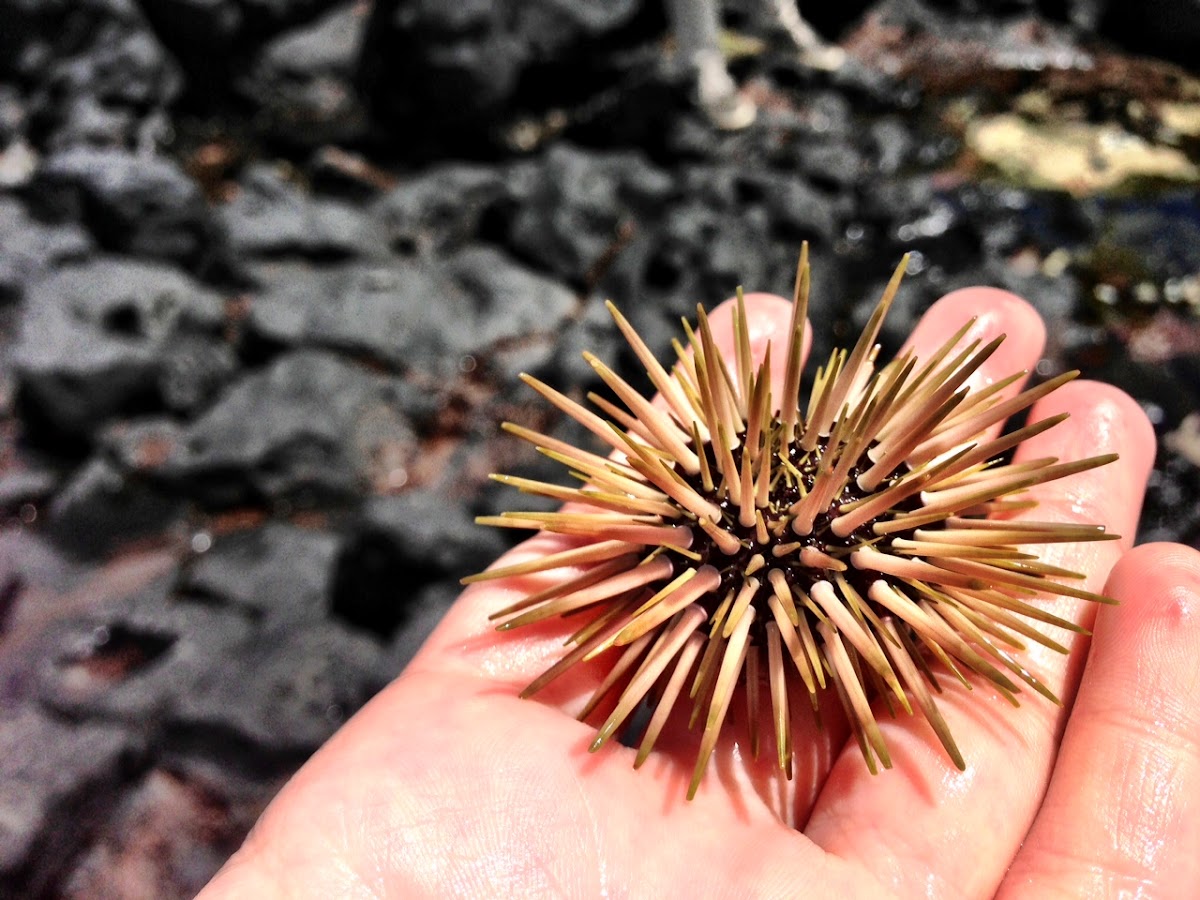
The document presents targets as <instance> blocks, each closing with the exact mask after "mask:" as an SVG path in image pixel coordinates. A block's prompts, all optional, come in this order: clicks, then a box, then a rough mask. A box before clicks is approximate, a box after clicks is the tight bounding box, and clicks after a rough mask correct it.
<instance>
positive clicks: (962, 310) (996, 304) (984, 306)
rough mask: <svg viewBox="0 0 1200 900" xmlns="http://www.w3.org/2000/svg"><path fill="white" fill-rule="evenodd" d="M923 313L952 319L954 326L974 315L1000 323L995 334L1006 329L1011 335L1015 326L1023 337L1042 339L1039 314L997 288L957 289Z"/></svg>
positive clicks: (1019, 299) (1025, 338)
mask: <svg viewBox="0 0 1200 900" xmlns="http://www.w3.org/2000/svg"><path fill="white" fill-rule="evenodd" d="M925 315H926V316H930V317H933V318H935V319H937V318H940V317H943V316H945V317H947V318H948V319H951V320H953V321H954V323H955V324H954V328H955V329H957V328H958V327H959V326H960V325H961V324H962V322H963V321H964V320H965V319H967V318H970V317H971V316H977V317H978V318H979V319H980V320H981V321H987V322H989V323H994V324H995V325H997V326H1000V327H998V328H997V331H998V332H999V333H1003V332H1005V331H1006V330H1007V331H1008V333H1009V334H1012V333H1013V332H1014V331H1015V330H1016V329H1017V328H1019V329H1020V334H1021V337H1022V339H1023V340H1031V339H1034V338H1036V339H1037V341H1038V342H1039V345H1044V344H1045V341H1046V325H1045V323H1044V322H1043V321H1042V316H1041V313H1039V312H1038V311H1037V309H1036V308H1035V307H1034V305H1033V304H1032V303H1030V302H1029V301H1028V300H1025V299H1023V298H1022V297H1018V296H1017V295H1016V294H1014V293H1012V292H1011V291H1006V290H1002V289H1001V288H995V287H984V286H979V287H968V288H959V289H958V290H957V291H951V292H950V293H949V294H946V296H944V297H942V298H941V299H940V300H938V301H937V302H936V303H934V304H933V306H931V307H929V311H928V312H926V314H925Z"/></svg>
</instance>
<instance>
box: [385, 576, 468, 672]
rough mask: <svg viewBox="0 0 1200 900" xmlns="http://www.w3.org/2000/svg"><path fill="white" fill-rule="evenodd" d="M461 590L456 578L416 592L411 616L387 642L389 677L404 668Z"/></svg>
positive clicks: (409, 615)
mask: <svg viewBox="0 0 1200 900" xmlns="http://www.w3.org/2000/svg"><path fill="white" fill-rule="evenodd" d="M462 590H463V589H462V585H460V584H458V583H457V582H455V581H438V582H435V583H433V584H431V585H429V586H428V587H426V588H424V589H422V590H420V591H418V592H417V594H416V596H415V597H413V599H412V600H411V602H410V603H409V604H408V607H409V614H408V617H407V618H406V619H405V620H404V622H403V623H402V624H401V626H400V628H399V629H398V630H397V632H396V634H395V636H394V637H393V638H392V640H391V642H390V643H389V644H388V647H387V652H386V654H385V656H384V657H383V666H384V670H383V673H384V676H385V677H386V678H388V679H392V678H395V677H396V676H397V675H399V674H400V673H401V672H403V671H404V668H405V666H407V665H408V664H409V663H410V662H411V661H412V658H413V657H414V656H416V654H417V651H418V650H420V649H421V646H422V645H423V644H424V643H425V639H426V638H428V637H429V635H430V634H432V633H433V629H435V628H437V626H438V623H439V622H441V621H442V619H443V618H444V617H445V615H446V613H447V612H448V611H449V610H450V607H451V606H453V605H454V601H455V600H457V599H458V596H459V595H460V594H461V593H462Z"/></svg>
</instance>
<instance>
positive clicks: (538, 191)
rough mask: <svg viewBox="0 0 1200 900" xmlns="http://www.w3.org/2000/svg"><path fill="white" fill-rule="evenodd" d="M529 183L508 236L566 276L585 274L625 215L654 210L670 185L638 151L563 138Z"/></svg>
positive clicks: (577, 278) (613, 239)
mask: <svg viewBox="0 0 1200 900" xmlns="http://www.w3.org/2000/svg"><path fill="white" fill-rule="evenodd" d="M535 185H536V186H535V187H534V190H533V192H532V193H531V194H530V196H528V197H526V198H524V199H525V202H524V203H523V204H522V206H521V208H520V209H519V210H518V212H517V214H516V216H515V217H514V219H513V227H512V241H513V244H514V246H515V247H516V249H517V250H518V251H519V252H520V253H521V254H523V255H524V256H526V257H528V258H530V259H532V260H534V261H536V262H537V263H538V264H539V265H541V266H543V267H545V268H546V269H548V270H549V271H550V272H553V273H554V274H555V275H557V276H558V277H560V278H563V279H566V280H568V281H569V282H571V283H573V284H582V283H583V282H584V281H586V279H587V276H588V273H589V271H591V270H592V267H593V266H596V265H597V264H598V263H601V262H602V261H603V259H604V258H605V255H606V254H607V253H608V252H610V251H611V250H612V249H613V247H614V246H615V245H616V243H617V242H618V239H619V234H618V228H619V226H620V225H621V223H622V222H623V221H624V220H626V219H630V220H633V221H637V220H638V219H639V218H641V217H646V218H650V217H651V216H652V215H653V214H655V213H660V210H659V209H658V207H659V206H660V205H661V204H662V203H663V202H664V201H665V200H666V199H667V197H668V196H669V194H670V191H671V189H672V186H673V185H672V180H671V178H670V176H669V175H667V174H666V173H665V172H662V171H661V170H659V169H656V168H654V167H652V166H651V165H650V164H649V163H647V162H646V160H645V159H644V158H642V157H641V156H640V155H639V154H637V153H613V154H603V155H602V154H595V153H588V152H586V151H584V150H580V149H577V148H574V147H571V146H569V145H565V144H557V145H555V146H554V147H553V148H551V149H550V150H549V151H548V152H547V153H546V154H545V156H544V158H543V159H542V160H541V163H540V166H539V171H538V173H537V176H536V181H535Z"/></svg>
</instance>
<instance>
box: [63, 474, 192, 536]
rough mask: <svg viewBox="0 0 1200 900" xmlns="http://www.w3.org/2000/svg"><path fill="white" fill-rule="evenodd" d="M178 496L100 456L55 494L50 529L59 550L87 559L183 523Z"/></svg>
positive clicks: (181, 508) (73, 475)
mask: <svg viewBox="0 0 1200 900" xmlns="http://www.w3.org/2000/svg"><path fill="white" fill-rule="evenodd" d="M182 512H183V507H182V504H181V502H180V500H179V499H178V498H177V497H173V496H170V495H168V494H166V493H164V492H163V491H162V490H160V489H158V488H156V487H155V486H153V485H150V484H147V483H145V482H143V481H140V480H138V479H136V478H130V477H129V475H128V473H127V472H125V471H124V470H122V469H121V468H120V467H119V466H117V465H115V464H114V463H112V462H110V461H109V460H107V459H105V458H104V457H103V456H101V455H99V454H97V455H94V456H93V457H92V458H91V459H90V460H88V461H87V462H86V463H84V464H83V465H82V466H80V467H79V468H78V469H77V470H75V472H74V473H73V474H72V476H71V477H70V479H68V480H67V482H66V483H65V484H64V485H63V486H62V488H61V489H60V490H59V491H58V493H56V494H55V496H54V499H53V500H52V501H51V503H50V504H49V509H48V511H47V516H46V519H47V524H48V527H49V529H50V534H52V535H53V536H54V538H55V540H56V541H58V543H59V545H60V546H62V547H64V548H65V549H67V550H69V551H70V552H72V553H75V554H77V555H79V556H84V557H98V556H101V555H103V554H105V553H109V552H111V551H113V550H114V549H116V548H117V547H119V546H120V545H121V544H122V543H126V542H130V541H136V540H137V539H139V538H144V537H149V536H152V535H158V534H161V533H162V532H163V531H164V530H165V529H166V528H167V527H168V526H169V525H170V524H171V523H172V522H175V521H176V520H178V519H179V518H180V516H181V515H182Z"/></svg>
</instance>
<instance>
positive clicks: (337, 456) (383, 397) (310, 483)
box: [158, 350, 415, 505]
mask: <svg viewBox="0 0 1200 900" xmlns="http://www.w3.org/2000/svg"><path fill="white" fill-rule="evenodd" d="M181 437H182V440H181V441H180V442H179V443H177V444H174V445H172V446H171V447H170V449H169V451H168V456H167V458H166V460H165V461H164V463H163V465H162V466H161V467H160V469H159V470H158V471H159V474H160V476H161V477H164V478H167V479H170V480H172V481H174V482H177V483H178V484H179V486H180V489H183V490H187V491H189V492H192V493H194V494H196V495H198V496H199V497H200V498H201V499H203V500H204V501H205V502H208V503H215V504H218V505H224V504H229V503H239V502H248V501H261V500H263V499H271V500H282V499H287V500H288V501H290V502H298V503H301V504H305V505H307V504H308V503H311V502H315V501H316V500H318V499H324V500H327V501H328V500H337V499H341V500H345V499H352V498H354V497H357V496H360V495H361V494H363V493H364V492H367V491H368V490H370V489H371V487H372V484H373V483H374V482H375V481H377V480H378V479H379V478H381V477H384V476H385V475H386V473H383V472H381V471H380V470H381V467H383V468H394V467H395V466H403V465H405V464H406V462H407V461H408V459H409V457H410V456H411V454H412V453H413V451H414V447H415V437H414V435H413V432H412V429H411V427H410V426H409V423H408V421H407V420H406V418H405V417H404V415H403V414H402V413H401V412H400V411H399V409H398V408H397V405H396V403H395V399H394V397H393V396H392V389H391V386H390V384H389V382H388V380H387V379H385V378H382V377H380V376H377V375H373V374H371V373H370V372H368V371H366V370H364V369H362V368H360V367H358V366H355V365H353V364H352V363H349V362H346V361H345V360H343V359H341V358H339V357H337V356H335V355H333V354H330V353H325V352H320V351H310V350H304V351H298V352H294V353H288V354H285V355H284V356H281V357H280V358H279V359H277V360H275V361H274V362H273V363H271V364H270V365H269V366H268V367H267V368H266V369H265V370H263V371H261V372H257V373H254V374H252V375H248V376H246V377H244V378H242V379H241V380H240V381H238V382H237V383H236V384H234V385H233V386H232V387H231V388H230V389H229V390H228V391H226V392H225V394H224V395H223V396H222V397H221V398H220V399H219V400H218V401H217V402H216V403H215V404H214V405H213V406H212V408H211V409H209V410H208V411H207V412H206V413H205V414H204V415H203V416H201V417H200V418H199V419H197V420H196V421H194V422H192V423H191V424H190V425H188V426H187V427H186V428H185V429H184V431H183V434H182V435H181Z"/></svg>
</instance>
